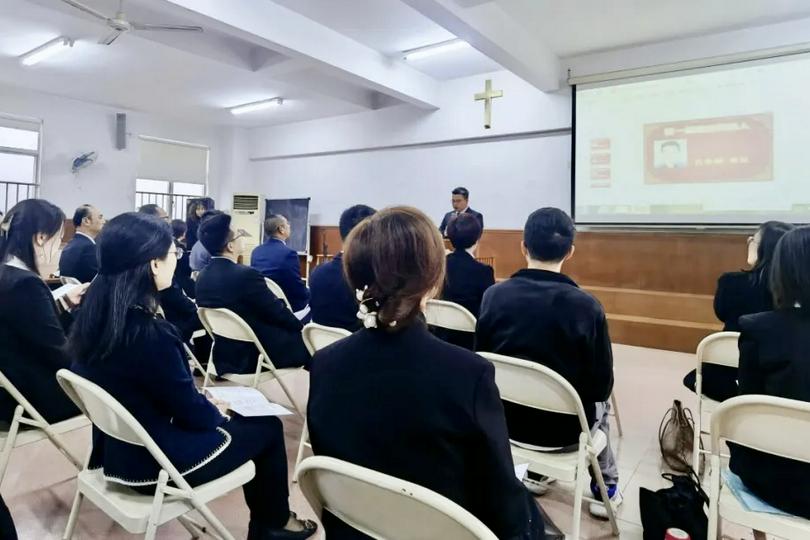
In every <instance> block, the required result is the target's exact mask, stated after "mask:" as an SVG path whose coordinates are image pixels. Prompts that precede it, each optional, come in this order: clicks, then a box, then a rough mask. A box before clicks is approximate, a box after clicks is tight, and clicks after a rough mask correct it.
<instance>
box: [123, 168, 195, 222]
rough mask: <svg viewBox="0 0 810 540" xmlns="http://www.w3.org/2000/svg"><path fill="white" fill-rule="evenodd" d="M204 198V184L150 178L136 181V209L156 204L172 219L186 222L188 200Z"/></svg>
mask: <svg viewBox="0 0 810 540" xmlns="http://www.w3.org/2000/svg"><path fill="white" fill-rule="evenodd" d="M204 196H205V185H204V184H193V183H190V182H170V181H168V180H150V179H148V178H138V179H136V180H135V209H136V210H137V209H138V208H140V207H141V206H143V205H145V204H156V205H158V206H160V207H161V208H163V209H164V210H166V213H167V214H169V215H170V216H171V218H172V219H183V220H185V219H186V207H187V206H188V200H189V199H195V198H197V197H204Z"/></svg>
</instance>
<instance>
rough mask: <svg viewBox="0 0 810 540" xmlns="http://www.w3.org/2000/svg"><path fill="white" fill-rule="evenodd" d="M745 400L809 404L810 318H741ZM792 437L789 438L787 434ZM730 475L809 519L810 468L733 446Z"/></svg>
mask: <svg viewBox="0 0 810 540" xmlns="http://www.w3.org/2000/svg"><path fill="white" fill-rule="evenodd" d="M740 329H741V334H740V345H739V346H740V373H739V382H740V394H766V395H770V396H778V397H784V398H789V399H797V400H801V401H810V363H809V362H808V357H807V355H808V351H810V312H808V311H807V310H800V309H789V310H779V311H770V312H767V313H758V314H756V315H747V316H743V317H741V318H740ZM786 436H787V434H786ZM730 447H731V462H730V467H731V470H732V471H734V472H735V473H736V474H737V475H738V476H740V478H742V480H743V482H744V483H745V485H746V486H748V488H750V489H751V491H753V492H754V493H755V494H756V495H757V496H759V497H760V498H762V499H763V500H765V501H767V502H769V503H770V504H772V505H773V506H776V507H777V508H780V509H782V510H784V511H786V512H790V513H791V514H795V515H798V516H802V517H804V518H808V519H810V492H808V491H807V490H806V489H786V488H787V487H788V486H805V485H807V484H808V483H810V465H809V464H806V463H800V462H796V461H792V460H789V459H785V458H781V457H776V456H771V455H768V454H763V453H761V452H758V451H756V450H751V449H749V448H746V447H744V446H739V445H735V444H733V443H732V444H731V445H730Z"/></svg>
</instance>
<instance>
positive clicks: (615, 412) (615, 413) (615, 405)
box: [610, 392, 624, 437]
mask: <svg viewBox="0 0 810 540" xmlns="http://www.w3.org/2000/svg"><path fill="white" fill-rule="evenodd" d="M610 409H611V412H610V416H612V417H613V419H614V420H616V431H617V433H618V435H619V437H623V436H624V431H622V418H621V416H619V402H618V401H616V393H615V392H612V393H611V394H610Z"/></svg>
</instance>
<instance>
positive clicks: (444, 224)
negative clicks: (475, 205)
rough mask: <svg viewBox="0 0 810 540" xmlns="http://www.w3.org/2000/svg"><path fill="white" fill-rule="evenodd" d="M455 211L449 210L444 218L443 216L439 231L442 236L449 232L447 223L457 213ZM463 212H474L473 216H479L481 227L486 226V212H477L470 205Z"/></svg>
mask: <svg viewBox="0 0 810 540" xmlns="http://www.w3.org/2000/svg"><path fill="white" fill-rule="evenodd" d="M455 213H456V212H455V210H454V211H452V212H447V213H446V214H445V215H444V218H442V224H441V225H439V232H441V233H442V236H445V233H446V232H447V225H448V224H449V223H450V220H451V219H453V216H454V215H455ZM462 213H466V214H472V215H473V216H475V217H476V218H478V223H480V224H481V229H483V228H484V214H482V213H481V212H476V211H475V210H473V209H472V208H470V207H469V206H468V207H467V209H466V210H464V212H462Z"/></svg>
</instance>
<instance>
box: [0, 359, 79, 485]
mask: <svg viewBox="0 0 810 540" xmlns="http://www.w3.org/2000/svg"><path fill="white" fill-rule="evenodd" d="M0 387H2V388H3V389H4V390H5V391H6V392H8V393H9V395H11V397H12V398H14V401H16V402H17V403H18V405H17V407H16V408H15V409H14V416H13V417H12V419H11V424H10V425H9V429H8V431H7V432H0V437H1V438H4V439H5V442H4V443H3V449H2V451H0V483H2V482H3V478H5V476H6V468H7V467H8V462H9V459H10V458H11V451H12V450H13V449H14V448H19V447H20V446H25V445H26V444H31V443H35V442H38V441H41V440H43V439H48V440H49V441H51V443H53V445H54V446H55V447H56V449H57V450H59V451H60V452H62V454H64V456H65V457H66V458H67V459H68V461H70V462H71V463H72V464H73V466H74V467H76V469H77V470H81V469H82V460H81V459H80V458H78V457H76V456H75V455H73V453H72V452H71V451H70V450H68V448H67V446H66V445H65V443H64V441H63V440H62V438H61V435H64V434H65V433H68V432H70V431H74V430H76V429H79V428H83V427H85V426H89V425H90V421H89V420H88V419H87V418H85V417H84V415H82V414H79V415H77V416H74V417H73V418H68V419H67V420H62V421H61V422H56V423H54V424H49V423H48V421H47V420H45V418H44V417H43V416H42V415H41V414H39V412H38V411H37V410H36V409H35V408H34V406H33V405H31V403H30V402H29V401H28V400H27V399H25V396H23V395H22V394H21V393H20V391H19V390H17V387H16V386H14V385H13V384H12V383H11V381H10V380H8V378H7V377H6V376H5V375H4V374H3V373H2V372H0ZM20 426H29V427H31V428H33V429H26V430H23V431H20Z"/></svg>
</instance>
